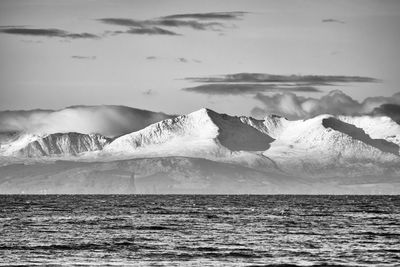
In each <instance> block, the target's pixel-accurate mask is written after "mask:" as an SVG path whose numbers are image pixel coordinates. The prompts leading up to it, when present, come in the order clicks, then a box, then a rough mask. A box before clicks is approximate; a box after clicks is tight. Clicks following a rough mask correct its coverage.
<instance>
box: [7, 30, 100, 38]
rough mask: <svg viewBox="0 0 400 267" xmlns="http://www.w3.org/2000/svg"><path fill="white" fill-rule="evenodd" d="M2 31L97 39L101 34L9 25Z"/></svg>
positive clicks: (17, 33) (30, 34)
mask: <svg viewBox="0 0 400 267" xmlns="http://www.w3.org/2000/svg"><path fill="white" fill-rule="evenodd" d="M0 33H6V34H15V35H29V36H43V37H59V38H69V39H97V38H99V36H97V35H95V34H91V33H86V32H85V33H71V32H67V31H64V30H60V29H33V28H25V27H9V28H0Z"/></svg>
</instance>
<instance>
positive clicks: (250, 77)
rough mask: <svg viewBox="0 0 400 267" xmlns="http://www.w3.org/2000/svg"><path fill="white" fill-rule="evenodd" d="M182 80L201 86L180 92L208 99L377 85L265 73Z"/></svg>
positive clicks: (352, 79) (339, 78)
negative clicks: (345, 84)
mask: <svg viewBox="0 0 400 267" xmlns="http://www.w3.org/2000/svg"><path fill="white" fill-rule="evenodd" d="M185 80H188V81H191V82H195V83H202V84H201V85H198V86H194V87H189V88H184V89H182V90H184V91H188V92H195V93H201V94H209V95H240V94H256V93H261V92H321V90H320V88H321V87H324V86H334V85H341V84H344V83H372V82H379V80H378V79H375V78H371V77H361V76H329V75H274V74H266V73H236V74H226V75H219V76H206V77H189V78H186V79H185Z"/></svg>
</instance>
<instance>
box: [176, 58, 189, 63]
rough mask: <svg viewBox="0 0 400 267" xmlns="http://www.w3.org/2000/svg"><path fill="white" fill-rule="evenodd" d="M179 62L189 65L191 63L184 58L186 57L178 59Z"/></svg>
mask: <svg viewBox="0 0 400 267" xmlns="http://www.w3.org/2000/svg"><path fill="white" fill-rule="evenodd" d="M178 61H179V62H181V63H188V62H189V60H187V59H186V58H184V57H180V58H178Z"/></svg>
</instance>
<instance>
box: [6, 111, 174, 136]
mask: <svg viewBox="0 0 400 267" xmlns="http://www.w3.org/2000/svg"><path fill="white" fill-rule="evenodd" d="M172 117H174V116H170V115H167V114H164V113H156V112H151V111H147V110H141V109H135V108H130V107H125V106H73V107H68V108H64V109H61V110H28V111H21V110H20V111H18V110H17V111H0V132H10V131H11V132H14V131H15V132H25V133H47V134H51V133H64V132H78V133H85V134H90V133H100V134H103V135H106V136H109V137H114V136H119V135H122V134H127V133H130V132H133V131H137V130H140V129H143V128H144V127H146V126H148V125H150V124H152V123H155V122H158V121H161V120H165V119H169V118H172Z"/></svg>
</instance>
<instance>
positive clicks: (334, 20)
mask: <svg viewBox="0 0 400 267" xmlns="http://www.w3.org/2000/svg"><path fill="white" fill-rule="evenodd" d="M322 22H323V23H340V24H345V23H346V22H344V21H343V20H338V19H323V20H322Z"/></svg>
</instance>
